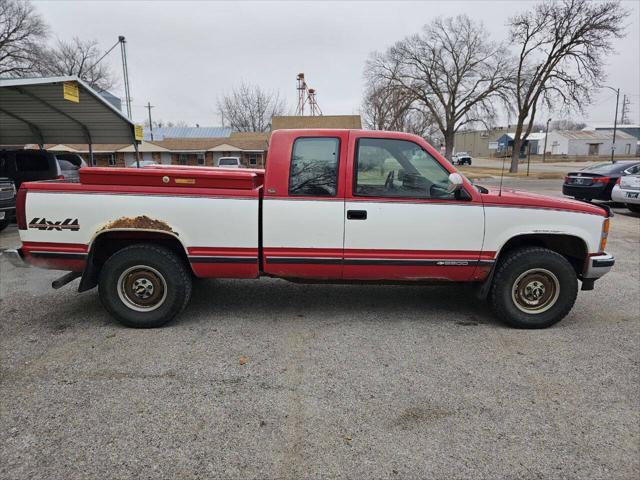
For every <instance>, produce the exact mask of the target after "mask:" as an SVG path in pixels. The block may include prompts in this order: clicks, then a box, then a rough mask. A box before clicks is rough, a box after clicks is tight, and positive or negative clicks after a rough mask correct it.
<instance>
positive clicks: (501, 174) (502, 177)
mask: <svg viewBox="0 0 640 480" xmlns="http://www.w3.org/2000/svg"><path fill="white" fill-rule="evenodd" d="M506 159H507V156H506V155H503V156H502V170H500V188H499V189H498V196H499V197H501V196H502V180H503V179H504V161H505V160H506Z"/></svg>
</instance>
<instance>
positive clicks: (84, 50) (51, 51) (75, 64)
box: [36, 37, 116, 91]
mask: <svg viewBox="0 0 640 480" xmlns="http://www.w3.org/2000/svg"><path fill="white" fill-rule="evenodd" d="M102 55H103V52H102V51H101V50H100V48H99V47H98V42H97V40H81V39H79V38H77V37H75V38H74V39H73V40H72V41H70V42H66V41H63V40H58V42H57V43H56V45H55V46H54V47H52V48H44V49H42V50H41V52H40V54H39V60H38V64H37V67H36V68H37V72H38V73H39V74H40V75H43V76H65V75H76V76H78V77H79V78H81V79H82V80H84V81H85V82H87V83H88V84H89V85H91V86H92V87H93V88H95V89H96V90H98V91H104V90H109V89H110V88H112V87H113V86H115V85H116V80H115V78H116V76H115V74H114V72H113V69H112V67H111V66H110V65H109V64H108V63H105V62H102V61H101V62H100V63H98V64H97V65H96V62H98V60H100V59H101V57H102Z"/></svg>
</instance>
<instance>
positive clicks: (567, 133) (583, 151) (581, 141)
mask: <svg viewBox="0 0 640 480" xmlns="http://www.w3.org/2000/svg"><path fill="white" fill-rule="evenodd" d="M612 141H613V130H556V131H553V132H549V135H548V136H547V153H551V155H575V156H585V157H586V156H594V157H598V156H601V157H606V156H610V155H611V145H612ZM636 141H637V140H636V138H635V137H633V136H631V135H629V134H628V133H624V132H616V149H615V155H616V156H633V155H635V153H636Z"/></svg>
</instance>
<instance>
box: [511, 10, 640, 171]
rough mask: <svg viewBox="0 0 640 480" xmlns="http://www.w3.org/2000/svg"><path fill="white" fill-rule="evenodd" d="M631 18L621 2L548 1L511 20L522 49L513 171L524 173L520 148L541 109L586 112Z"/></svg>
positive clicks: (514, 39) (514, 89) (517, 74)
mask: <svg viewBox="0 0 640 480" xmlns="http://www.w3.org/2000/svg"><path fill="white" fill-rule="evenodd" d="M627 13H628V12H626V11H625V10H624V9H623V8H622V7H621V6H620V3H619V2H618V1H608V2H603V3H596V2H591V1H589V0H557V1H551V0H547V1H545V2H543V3H540V4H537V5H536V6H535V7H533V9H532V10H531V11H526V12H523V13H522V14H520V15H516V16H515V17H513V18H511V19H510V25H511V32H510V37H511V41H512V42H513V43H514V44H515V45H517V48H518V53H519V56H518V60H517V70H516V72H515V74H514V82H513V87H512V92H513V100H514V101H513V103H514V104H515V105H514V106H515V109H516V113H517V123H516V131H515V137H514V139H513V153H512V158H511V168H510V171H511V172H517V171H518V156H519V152H520V147H521V145H522V144H523V142H524V141H525V140H526V139H527V136H528V135H529V134H530V133H531V130H532V128H533V125H534V121H535V116H536V110H537V108H538V107H539V106H540V105H541V104H546V106H547V107H548V108H549V109H551V108H552V107H557V106H558V105H561V106H562V107H564V108H565V109H571V108H574V109H575V108H577V109H578V110H583V108H584V106H586V105H588V104H589V103H590V101H591V95H590V94H591V91H592V90H593V89H594V88H597V87H598V86H600V84H601V82H602V81H603V80H604V78H605V71H604V69H603V64H604V61H603V60H604V57H605V55H606V54H608V53H611V52H612V51H613V48H612V46H611V40H612V39H613V38H621V37H622V36H623V35H624V26H623V24H622V22H623V20H624V18H625V17H626V16H627Z"/></svg>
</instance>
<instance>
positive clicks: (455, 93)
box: [365, 15, 510, 158]
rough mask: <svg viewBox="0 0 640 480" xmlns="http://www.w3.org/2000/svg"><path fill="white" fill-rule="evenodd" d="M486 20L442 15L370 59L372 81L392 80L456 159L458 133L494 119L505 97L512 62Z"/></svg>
mask: <svg viewBox="0 0 640 480" xmlns="http://www.w3.org/2000/svg"><path fill="white" fill-rule="evenodd" d="M488 37H489V34H488V32H487V31H486V29H485V28H484V26H483V25H482V24H479V23H476V22H474V21H472V20H471V19H470V18H469V17H468V16H466V15H459V16H457V17H453V18H445V19H442V18H438V19H435V20H434V21H432V22H431V23H430V24H428V25H425V27H424V28H423V30H422V32H421V33H419V34H416V35H413V36H410V37H408V38H405V39H404V40H402V41H400V42H398V43H396V44H395V45H393V46H392V47H391V48H389V49H388V50H387V51H386V52H384V53H383V54H374V55H373V56H372V57H371V59H370V60H369V61H368V62H367V66H366V68H365V78H366V79H367V82H368V83H369V85H376V84H388V85H389V86H390V87H392V88H393V89H399V90H400V91H403V92H405V94H406V95H407V96H408V97H409V98H413V99H414V100H413V102H412V106H414V107H417V108H418V109H419V110H421V111H424V112H428V113H429V114H430V116H431V117H432V119H433V121H435V124H436V125H437V127H438V129H439V130H440V132H441V133H442V136H443V137H444V142H445V156H446V157H447V158H451V153H452V152H453V145H454V136H455V133H456V132H457V131H458V130H459V129H460V128H462V127H464V126H465V125H466V126H469V125H470V124H474V123H489V122H490V121H491V119H492V118H493V117H494V116H495V114H496V104H498V103H499V100H501V99H504V93H505V88H506V85H507V83H508V79H509V65H510V60H509V56H508V53H507V51H506V49H505V47H504V46H503V45H502V44H499V43H495V42H491V41H489V40H488Z"/></svg>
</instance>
